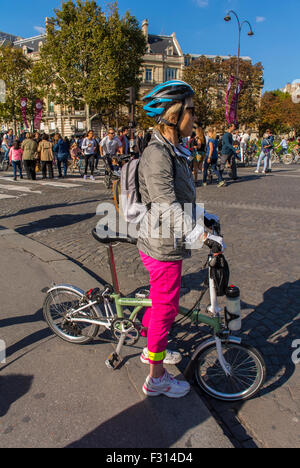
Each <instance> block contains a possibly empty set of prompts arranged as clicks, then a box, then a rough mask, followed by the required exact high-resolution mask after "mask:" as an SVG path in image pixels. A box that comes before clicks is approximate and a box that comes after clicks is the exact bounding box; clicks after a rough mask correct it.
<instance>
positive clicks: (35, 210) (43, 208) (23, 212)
mask: <svg viewBox="0 0 300 468" xmlns="http://www.w3.org/2000/svg"><path fill="white" fill-rule="evenodd" d="M98 201H99V200H85V201H81V202H74V203H55V204H54V205H40V206H31V207H29V208H25V209H23V210H19V211H17V212H16V213H13V214H8V215H4V216H0V219H8V218H14V217H16V216H23V215H27V214H31V213H38V212H39V211H46V210H54V209H56V208H65V207H66V206H77V205H86V204H88V203H95V202H98Z"/></svg>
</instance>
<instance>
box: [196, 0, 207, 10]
mask: <svg viewBox="0 0 300 468" xmlns="http://www.w3.org/2000/svg"><path fill="white" fill-rule="evenodd" d="M194 2H195V3H196V5H198V7H200V8H205V7H207V6H208V0H194Z"/></svg>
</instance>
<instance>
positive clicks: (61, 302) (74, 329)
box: [43, 286, 99, 344]
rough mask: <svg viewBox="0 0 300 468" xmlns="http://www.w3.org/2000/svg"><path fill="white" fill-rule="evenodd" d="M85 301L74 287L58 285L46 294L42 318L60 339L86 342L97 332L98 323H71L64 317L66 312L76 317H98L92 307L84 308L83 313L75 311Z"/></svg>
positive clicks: (78, 342) (71, 341)
mask: <svg viewBox="0 0 300 468" xmlns="http://www.w3.org/2000/svg"><path fill="white" fill-rule="evenodd" d="M85 302H86V300H85V299H83V296H82V295H81V294H80V293H79V292H78V291H76V289H69V288H65V287H61V286H59V287H57V288H56V289H54V290H52V291H50V292H49V293H48V294H47V296H46V299H45V301H44V307H43V313H44V318H45V320H46V322H47V324H48V325H49V327H50V328H51V330H52V331H53V332H54V333H55V334H56V335H57V336H58V337H59V338H61V339H62V340H64V341H68V342H69V343H75V344H86V343H89V342H90V341H92V340H93V338H95V336H96V335H97V334H98V331H99V326H98V325H95V324H92V325H90V324H88V323H72V322H71V321H70V320H68V319H67V318H66V316H67V314H72V315H73V316H74V317H77V318H82V317H86V318H89V319H96V318H99V317H98V315H97V313H96V311H95V310H94V308H92V307H89V308H88V309H85V310H84V313H83V312H81V313H80V312H78V313H76V309H79V308H80V307H82V306H84V305H85Z"/></svg>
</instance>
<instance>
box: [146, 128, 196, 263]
mask: <svg viewBox="0 0 300 468" xmlns="http://www.w3.org/2000/svg"><path fill="white" fill-rule="evenodd" d="M171 158H174V160H173V162H172V159H171ZM139 186H140V187H139V189H140V193H141V197H142V203H143V204H145V205H148V206H151V208H150V209H149V211H148V213H147V215H146V216H145V217H144V218H143V220H142V221H141V225H140V232H139V238H138V243H137V246H138V248H139V250H140V251H142V252H143V253H145V254H146V255H148V256H149V257H152V258H154V259H156V260H159V261H163V262H172V261H177V260H182V259H184V258H188V257H190V255H191V253H190V250H187V249H186V248H185V244H184V237H185V236H184V226H183V223H182V220H183V209H184V208H187V206H184V205H185V204H189V205H188V209H189V210H192V208H193V207H194V206H195V203H196V189H195V184H194V181H193V175H192V171H191V169H190V167H189V164H188V161H187V159H186V158H185V157H184V156H178V155H177V154H176V153H175V151H174V148H173V147H172V145H170V144H169V143H168V142H167V141H166V140H165V139H164V138H163V137H162V135H161V134H160V133H159V132H157V131H155V132H154V133H153V136H152V139H151V141H150V143H149V145H148V146H147V148H146V149H145V151H144V153H143V155H142V157H141V161H140V164H139ZM150 204H151V205H150ZM158 204H159V205H158ZM175 220H177V221H175ZM178 220H179V221H178ZM169 224H170V227H169ZM179 225H180V227H181V229H179V231H178V226H179ZM151 227H152V229H151ZM153 227H154V230H153ZM162 231H163V232H162Z"/></svg>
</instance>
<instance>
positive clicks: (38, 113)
mask: <svg viewBox="0 0 300 468" xmlns="http://www.w3.org/2000/svg"><path fill="white" fill-rule="evenodd" d="M42 113H43V101H41V100H40V99H37V100H36V101H35V111H34V128H35V129H36V130H39V129H40V127H41V120H42Z"/></svg>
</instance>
